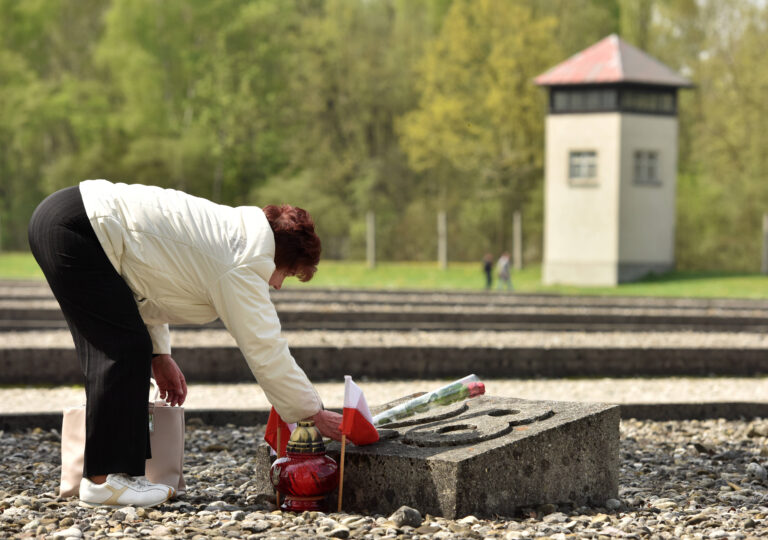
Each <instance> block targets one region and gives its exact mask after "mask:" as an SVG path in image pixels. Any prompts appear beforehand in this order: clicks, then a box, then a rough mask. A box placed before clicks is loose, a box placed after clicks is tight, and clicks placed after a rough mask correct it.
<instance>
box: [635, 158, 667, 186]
mask: <svg viewBox="0 0 768 540" xmlns="http://www.w3.org/2000/svg"><path fill="white" fill-rule="evenodd" d="M634 180H635V184H642V185H653V186H658V185H660V184H661V178H660V175H659V153H658V152H656V151H655V150H636V151H635V174H634Z"/></svg>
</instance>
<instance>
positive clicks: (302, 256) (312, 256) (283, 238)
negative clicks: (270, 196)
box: [263, 204, 321, 281]
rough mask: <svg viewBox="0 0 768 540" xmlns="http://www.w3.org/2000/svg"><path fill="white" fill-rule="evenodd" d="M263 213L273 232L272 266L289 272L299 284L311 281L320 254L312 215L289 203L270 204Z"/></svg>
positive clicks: (318, 239)
mask: <svg viewBox="0 0 768 540" xmlns="http://www.w3.org/2000/svg"><path fill="white" fill-rule="evenodd" d="M263 210H264V215H266V216H267V221H269V226H270V227H272V232H273V233H275V266H276V267H277V268H282V269H285V270H288V271H290V272H292V273H293V274H294V275H295V276H296V277H298V278H299V279H300V280H301V281H309V280H310V279H312V276H314V275H315V272H317V264H318V263H319V262H320V251H321V246H320V238H318V236H317V234H315V222H314V221H312V216H310V215H309V213H308V212H307V211H306V210H304V209H302V208H298V207H296V206H291V205H289V204H281V205H280V206H275V205H272V204H270V205H268V206H265V207H264V208H263Z"/></svg>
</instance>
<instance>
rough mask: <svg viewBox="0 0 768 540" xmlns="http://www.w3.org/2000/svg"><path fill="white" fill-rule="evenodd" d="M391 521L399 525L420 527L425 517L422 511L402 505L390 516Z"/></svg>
mask: <svg viewBox="0 0 768 540" xmlns="http://www.w3.org/2000/svg"><path fill="white" fill-rule="evenodd" d="M389 521H391V522H392V523H394V524H395V525H396V526H397V527H402V526H403V525H409V526H411V527H418V526H419V525H421V523H422V521H423V519H422V517H421V512H419V511H418V510H416V509H415V508H411V507H410V506H401V507H400V508H398V509H397V510H395V512H394V513H393V514H392V515H391V516H389Z"/></svg>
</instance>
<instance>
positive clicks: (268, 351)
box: [210, 267, 323, 423]
mask: <svg viewBox="0 0 768 540" xmlns="http://www.w3.org/2000/svg"><path fill="white" fill-rule="evenodd" d="M210 295H211V302H212V304H213V307H214V308H215V309H216V312H217V313H218V315H219V318H221V320H222V322H223V323H224V325H225V326H226V327H227V329H228V330H229V331H230V333H231V334H232V336H233V337H234V338H235V341H237V345H238V347H239V348H240V351H241V352H242V353H243V356H245V361H246V362H247V363H248V367H250V368H251V371H252V372H253V375H254V376H255V377H256V380H257V382H258V383H259V385H260V386H261V388H262V390H264V393H265V394H266V396H267V399H268V400H269V402H270V403H271V404H272V405H273V406H274V407H275V410H277V412H278V414H279V415H280V416H281V417H282V419H283V420H284V421H286V422H288V423H292V422H297V421H299V420H302V419H304V418H307V417H310V416H313V415H315V414H316V413H317V412H319V411H320V410H321V409H322V408H323V404H322V402H321V401H320V396H319V395H318V394H317V392H316V391H315V388H314V387H313V386H312V383H310V381H309V379H308V378H307V375H306V374H305V373H304V371H303V370H302V369H301V368H300V367H299V366H298V364H296V361H295V360H294V358H293V356H291V353H290V351H289V350H288V344H287V342H286V341H285V339H283V338H282V337H281V335H280V320H279V319H278V317H277V311H276V310H275V306H274V304H272V300H271V299H270V298H269V285H268V284H267V282H266V281H264V279H263V278H262V277H260V276H259V275H258V274H257V273H256V272H254V271H253V270H250V269H248V268H247V267H238V268H235V269H233V270H230V271H229V272H227V273H226V274H224V275H223V276H222V277H221V278H220V279H219V280H218V281H217V282H216V283H214V284H213V285H212V286H211V288H210Z"/></svg>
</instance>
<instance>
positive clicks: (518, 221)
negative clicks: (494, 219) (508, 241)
mask: <svg viewBox="0 0 768 540" xmlns="http://www.w3.org/2000/svg"><path fill="white" fill-rule="evenodd" d="M512 237H513V245H512V247H513V253H512V259H513V265H514V268H515V270H522V269H523V217H522V214H521V213H520V210H516V211H515V213H514V215H513V216H512Z"/></svg>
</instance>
